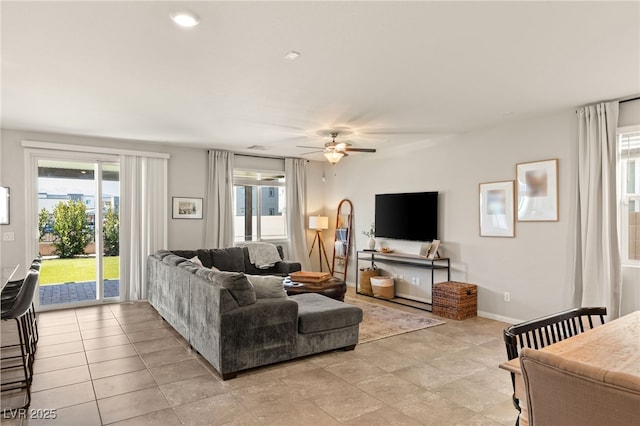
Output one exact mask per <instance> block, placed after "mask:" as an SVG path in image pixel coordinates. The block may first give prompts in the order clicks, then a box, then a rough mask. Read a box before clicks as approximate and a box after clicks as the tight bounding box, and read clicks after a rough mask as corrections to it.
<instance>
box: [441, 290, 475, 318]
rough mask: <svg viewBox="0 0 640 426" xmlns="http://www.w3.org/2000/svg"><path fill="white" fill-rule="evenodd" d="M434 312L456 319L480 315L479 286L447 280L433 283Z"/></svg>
mask: <svg viewBox="0 0 640 426" xmlns="http://www.w3.org/2000/svg"><path fill="white" fill-rule="evenodd" d="M433 314H434V315H438V316H441V317H445V318H451V319H455V320H463V319H465V318H471V317H475V316H477V315H478V286H476V285H475V284H467V283H460V282H456V281H447V282H444V283H438V284H434V285H433Z"/></svg>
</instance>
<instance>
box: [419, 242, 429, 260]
mask: <svg viewBox="0 0 640 426" xmlns="http://www.w3.org/2000/svg"><path fill="white" fill-rule="evenodd" d="M430 247H431V243H422V244H420V252H418V256H420V257H427V255H428V254H429V248H430Z"/></svg>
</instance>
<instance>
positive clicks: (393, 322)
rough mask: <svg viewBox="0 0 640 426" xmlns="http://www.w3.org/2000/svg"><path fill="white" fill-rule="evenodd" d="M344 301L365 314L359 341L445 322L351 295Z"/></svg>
mask: <svg viewBox="0 0 640 426" xmlns="http://www.w3.org/2000/svg"><path fill="white" fill-rule="evenodd" d="M344 301H345V302H346V303H349V304H351V305H355V306H358V307H359V308H361V309H362V312H363V314H364V315H363V320H362V322H361V323H360V335H359V339H358V343H367V342H372V341H374V340H380V339H384V338H386V337H391V336H397V335H398V334H403V333H408V332H410V331H416V330H421V329H423V328H428V327H433V326H436V325H441V324H444V323H445V322H444V321H440V320H437V319H434V318H428V317H426V316H423V315H420V314H414V313H411V312H405V311H402V310H400V309H395V308H391V307H387V306H383V305H379V304H376V303H370V302H366V301H364V300H361V299H356V298H354V297H350V296H347V297H345V299H344Z"/></svg>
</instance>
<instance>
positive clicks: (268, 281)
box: [246, 274, 287, 299]
mask: <svg viewBox="0 0 640 426" xmlns="http://www.w3.org/2000/svg"><path fill="white" fill-rule="evenodd" d="M246 277H247V278H248V279H249V282H251V284H252V285H253V288H254V289H255V291H256V299H274V298H286V297H287V292H286V291H285V290H284V283H283V278H282V277H277V276H275V275H248V274H246Z"/></svg>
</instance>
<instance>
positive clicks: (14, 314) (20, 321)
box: [1, 270, 39, 414]
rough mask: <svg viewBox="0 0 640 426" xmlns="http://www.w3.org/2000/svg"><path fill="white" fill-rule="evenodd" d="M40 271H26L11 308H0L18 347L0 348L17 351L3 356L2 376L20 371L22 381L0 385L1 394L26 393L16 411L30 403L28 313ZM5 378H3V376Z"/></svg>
mask: <svg viewBox="0 0 640 426" xmlns="http://www.w3.org/2000/svg"><path fill="white" fill-rule="evenodd" d="M38 277H39V272H38V271H34V270H29V271H28V272H27V275H26V277H25V278H24V281H23V284H22V286H21V287H20V291H19V292H18V294H17V296H16V297H15V298H14V299H13V301H12V303H11V306H8V307H7V309H5V308H4V307H3V308H2V317H1V318H2V321H9V320H15V321H16V326H17V329H18V338H19V341H20V342H19V343H18V344H8V345H2V347H1V349H2V351H3V352H5V351H8V352H11V351H12V350H13V349H15V348H16V347H19V348H20V354H19V355H8V356H4V355H3V356H2V372H3V375H5V374H6V373H5V371H7V370H15V369H19V368H21V369H22V372H23V375H24V379H18V380H11V379H10V380H11V381H8V382H4V383H2V384H1V392H2V393H5V392H11V391H21V390H23V389H24V390H26V393H27V398H26V403H25V405H24V406H23V407H20V408H18V409H25V408H28V407H29V404H31V381H32V378H33V361H34V355H35V344H34V335H33V333H31V331H30V330H32V328H31V327H30V326H29V321H30V319H29V315H28V311H29V309H30V308H31V305H32V302H33V297H34V295H35V292H36V289H37V288H38ZM16 360H18V361H20V363H19V364H13V361H16ZM5 377H6V376H5ZM13 410H16V409H4V410H3V414H5V413H6V412H8V411H13Z"/></svg>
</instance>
